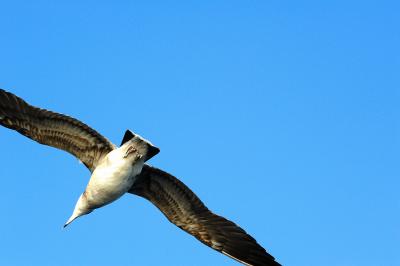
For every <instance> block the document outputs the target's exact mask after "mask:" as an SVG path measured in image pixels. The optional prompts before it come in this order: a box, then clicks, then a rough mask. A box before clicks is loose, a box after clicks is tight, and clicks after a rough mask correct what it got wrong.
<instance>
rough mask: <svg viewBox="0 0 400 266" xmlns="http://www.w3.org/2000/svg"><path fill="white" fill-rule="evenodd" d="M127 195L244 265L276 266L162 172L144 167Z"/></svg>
mask: <svg viewBox="0 0 400 266" xmlns="http://www.w3.org/2000/svg"><path fill="white" fill-rule="evenodd" d="M129 192H130V193H132V194H136V195H138V196H141V197H144V198H146V199H148V200H149V201H151V202H152V203H153V204H154V205H156V207H157V208H158V209H160V211H162V212H163V213H164V215H165V216H166V217H167V218H168V220H169V221H170V222H172V223H174V224H175V225H176V226H178V227H179V228H181V229H182V230H184V231H186V232H188V233H189V234H191V235H193V236H194V237H196V238H197V239H198V240H200V241H201V242H202V243H204V244H206V245H207V246H209V247H211V248H213V249H215V250H217V251H219V252H221V253H223V254H225V255H227V256H229V257H231V258H233V259H235V260H237V261H239V262H241V263H243V264H245V265H264V266H272V265H274V266H276V265H280V264H279V263H277V262H276V261H275V259H274V257H272V256H271V255H269V254H268V253H267V252H266V251H265V249H264V248H263V247H261V246H260V245H259V244H258V243H257V242H256V240H255V239H254V238H253V237H251V236H250V235H248V234H247V233H246V232H245V231H244V230H243V229H242V228H240V227H239V226H237V225H236V224H234V223H233V222H231V221H229V220H227V219H225V218H223V217H221V216H218V215H216V214H214V213H212V212H211V211H210V210H209V209H208V208H207V207H206V206H205V205H204V204H203V203H202V202H201V200H200V199H199V198H198V197H197V196H196V195H195V194H194V193H193V192H192V191H191V190H190V189H189V188H188V187H187V186H186V185H185V184H183V183H182V182H181V181H179V180H178V179H177V178H175V177H174V176H172V175H170V174H168V173H166V172H164V171H162V170H159V169H157V168H154V167H151V166H149V165H145V166H144V167H143V170H142V172H141V174H140V175H139V177H138V179H137V181H136V182H135V183H134V185H133V187H132V188H131V190H130V191H129Z"/></svg>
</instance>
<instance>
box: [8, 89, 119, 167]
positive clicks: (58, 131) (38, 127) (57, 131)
mask: <svg viewBox="0 0 400 266" xmlns="http://www.w3.org/2000/svg"><path fill="white" fill-rule="evenodd" d="M0 124H1V125H3V126H5V127H7V128H10V129H13V130H16V131H18V132H19V133H21V134H22V135H24V136H26V137H28V138H30V139H33V140H35V141H37V142H39V143H41V144H45V145H49V146H52V147H55V148H58V149H62V150H65V151H67V152H69V153H71V154H72V155H74V156H75V157H77V158H78V159H79V160H80V161H81V162H82V163H84V164H85V165H86V167H87V168H89V170H90V171H92V172H93V170H94V169H95V168H96V166H97V164H98V163H99V161H100V160H101V159H102V158H103V157H104V156H105V155H106V154H107V153H109V152H110V151H112V150H113V149H114V148H115V146H114V145H113V144H112V143H111V142H110V141H109V140H107V139H106V138H105V137H103V136H102V135H100V134H99V133H98V132H97V131H95V130H94V129H92V128H90V127H89V126H87V125H85V124H84V123H82V122H81V121H79V120H77V119H75V118H72V117H69V116H66V115H63V114H59V113H55V112H52V111H48V110H45V109H40V108H37V107H34V106H32V105H30V104H28V103H27V102H25V101H24V100H22V99H21V98H19V97H17V96H15V95H14V94H12V93H10V92H7V91H5V90H2V89H0Z"/></svg>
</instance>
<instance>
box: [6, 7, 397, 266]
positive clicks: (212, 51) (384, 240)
mask: <svg viewBox="0 0 400 266" xmlns="http://www.w3.org/2000/svg"><path fill="white" fill-rule="evenodd" d="M144 2H145V4H144ZM166 2H168V3H166ZM189 2H190V1H141V2H140V3H139V1H18V0H17V1H1V2H0V12H1V15H0V36H1V41H0V73H1V75H0V87H2V88H4V89H6V90H9V91H11V92H13V93H15V94H17V95H19V96H21V97H23V98H24V99H25V100H27V101H28V102H29V103H31V104H33V105H37V106H40V107H44V108H48V109H51V110H54V111H58V112H61V113H65V114H69V115H71V116H74V117H77V118H79V119H81V120H82V121H84V122H85V123H87V124H89V125H90V126H92V127H94V128H95V129H96V130H98V131H99V132H101V133H102V134H104V135H105V136H107V137H108V138H109V139H110V140H111V141H113V142H115V143H116V144H119V143H120V141H121V139H122V136H123V134H124V131H125V130H126V129H127V128H129V129H131V130H133V131H135V132H137V133H139V134H141V135H142V136H143V137H145V138H147V139H149V140H151V141H152V142H153V143H154V144H155V145H157V146H158V147H160V149H161V152H160V154H159V155H157V156H156V157H155V158H153V159H152V160H151V164H153V165H155V166H157V167H160V168H162V169H164V170H166V171H168V172H170V173H172V174H174V175H176V176H177V177H179V178H180V179H181V180H182V181H184V182H185V183H186V184H187V185H188V186H189V187H190V188H191V189H192V190H193V191H194V192H196V193H197V195H198V196H199V197H200V198H201V199H202V200H203V201H204V202H205V203H206V205H207V206H208V207H209V208H210V209H212V210H213V211H215V212H216V213H218V214H220V215H223V216H225V217H227V218H229V219H231V220H232V221H234V222H235V223H237V224H239V225H241V226H242V227H243V228H245V229H246V230H247V231H248V232H249V233H250V234H251V235H253V236H254V237H255V238H256V239H257V240H258V242H259V243H260V244H261V245H263V246H264V247H265V248H266V249H267V250H268V251H269V252H270V253H271V254H272V255H273V256H275V257H276V259H277V260H278V261H279V262H281V263H282V264H283V265H297V266H313V265H315V266H320V265H325V266H330V265H332V266H333V265H340V266H341V265H343V266H353V265H360V266H361V265H362V266H376V265H385V266H395V265H400V229H399V228H400V199H399V186H400V181H399V179H400V170H399V159H400V154H399V148H400V141H399V128H400V127H399V119H398V117H399V115H400V111H399V100H400V94H399V89H400V82H399V73H400V52H399V51H400V50H399V49H400V48H399V47H400V30H399V28H400V19H399V13H398V12H399V8H400V6H399V4H398V3H397V2H396V1H300V2H301V3H299V1H290V2H287V1H197V3H193V2H194V1H191V2H190V3H189ZM0 144H1V150H0V161H1V167H0V178H1V186H0V212H1V219H0V265H49V266H50V265H99V266H101V265H149V266H150V265H182V266H183V265H237V263H236V262H235V261H233V260H231V259H230V258H228V257H226V256H223V255H222V254H219V253H217V252H215V251H213V250H212V249H210V248H208V247H206V246H204V245H203V244H201V243H200V242H198V241H197V240H195V239H194V238H193V237H192V236H190V235H188V234H186V233H185V232H183V231H181V230H180V229H178V228H177V227H175V226H174V225H172V224H170V223H169V222H168V221H167V219H166V218H164V216H163V215H162V214H161V213H160V212H159V211H158V210H157V208H155V207H154V206H153V205H151V204H150V203H149V202H147V201H146V200H144V199H142V198H139V197H136V196H133V195H126V196H124V197H123V198H121V199H120V200H119V201H117V202H114V203H112V204H111V205H108V206H106V207H104V208H103V209H100V210H97V211H95V212H94V213H92V214H90V215H88V216H85V217H83V218H80V219H78V220H77V221H75V222H74V223H73V224H72V225H71V226H70V227H68V228H67V229H65V230H63V229H62V225H63V224H64V222H65V221H66V219H67V218H68V217H69V216H70V215H71V212H72V209H73V207H74V205H75V202H76V200H77V199H78V196H79V195H80V193H81V192H82V191H83V190H84V188H85V186H86V183H87V181H88V178H89V172H88V171H87V170H86V168H85V167H84V166H83V165H80V164H79V163H78V162H77V160H76V159H75V158H74V157H72V156H70V155H69V154H67V153H65V152H62V151H59V150H56V149H53V148H49V147H45V146H41V145H38V144H36V143H34V142H33V141H31V140H29V139H27V138H24V137H22V136H21V135H19V134H17V133H15V132H12V131H10V130H8V129H5V128H0Z"/></svg>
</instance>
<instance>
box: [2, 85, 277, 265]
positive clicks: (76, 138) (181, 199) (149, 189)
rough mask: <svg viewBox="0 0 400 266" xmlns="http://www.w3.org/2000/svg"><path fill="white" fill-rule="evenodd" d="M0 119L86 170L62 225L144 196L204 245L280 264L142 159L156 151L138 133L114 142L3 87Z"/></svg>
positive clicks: (245, 260)
mask: <svg viewBox="0 0 400 266" xmlns="http://www.w3.org/2000/svg"><path fill="white" fill-rule="evenodd" d="M0 124H1V125H2V126H4V127H7V128H9V129H13V130H15V131H17V132H19V133H20V134H22V135H24V136H26V137H28V138H30V139H32V140H34V141H36V142H38V143H40V144H44V145H48V146H52V147H55V148H58V149H61V150H64V151H67V152H69V153H70V154H72V155H73V156H75V157H76V158H78V159H79V160H80V161H81V162H82V163H83V164H84V165H85V166H86V167H87V168H88V169H89V170H90V172H91V177H90V179H89V183H88V185H87V187H86V189H85V191H84V192H83V193H82V194H81V195H80V197H79V199H78V201H77V203H76V205H75V208H74V210H73V213H72V215H71V217H70V218H69V219H68V220H67V222H66V223H65V225H64V227H65V226H67V225H69V224H70V223H71V222H73V221H74V220H75V219H76V218H78V217H81V216H83V215H86V214H89V213H91V212H92V211H93V210H95V209H98V208H100V207H102V206H104V205H107V204H109V203H111V202H113V201H115V200H117V199H118V198H120V197H121V196H122V195H124V194H125V193H131V194H134V195H137V196H140V197H143V198H145V199H147V200H149V201H150V202H151V203H153V204H154V205H155V206H156V207H157V208H158V209H159V210H160V211H161V212H162V213H163V214H164V215H165V216H166V218H167V219H168V220H169V221H170V222H171V223H173V224H175V225H176V226H178V227H179V228H181V229H182V230H184V231H186V232H187V233H189V234H191V235H193V236H194V237H195V238H197V239H198V240H199V241H200V242H202V243H203V244H205V245H207V246H209V247H211V248H213V249H215V250H216V251H218V252H221V253H222V254H224V255H227V256H229V257H231V258H232V259H235V260H237V261H238V262H240V263H242V264H244V265H252V266H259V265H264V266H278V265H280V264H279V263H278V262H276V261H275V258H274V257H273V256H271V255H270V254H268V253H267V252H266V250H265V249H264V248H263V247H262V246H260V245H259V244H258V243H257V241H256V240H255V239H254V238H253V237H252V236H250V235H249V234H247V233H246V232H245V231H244V230H243V229H242V228H240V227H239V226H237V225H236V224H235V223H233V222H231V221H229V220H227V219H225V218H223V217H221V216H219V215H216V214H214V213H213V212H211V211H210V210H209V209H208V208H207V207H206V206H205V205H204V203H203V202H202V201H201V200H200V199H199V198H198V197H197V196H196V194H194V193H193V192H192V191H191V190H190V189H189V188H188V187H187V186H186V185H185V184H183V183H182V182H181V181H180V180H179V179H177V178H176V177H174V176H172V175H171V174H169V173H167V172H165V171H163V170H161V169H158V168H155V167H153V166H150V165H149V164H147V163H146V162H147V160H149V159H150V158H152V157H153V156H155V155H156V154H158V153H159V151H160V150H159V149H158V148H157V147H156V146H154V145H153V144H152V143H151V142H149V141H148V140H146V139H144V138H142V137H141V136H139V135H138V134H135V133H133V132H132V131H130V130H127V131H126V132H125V135H124V137H123V139H122V142H121V145H120V147H117V146H116V145H114V144H113V143H111V142H110V141H109V140H108V139H106V138H105V137H104V136H102V135H101V134H99V133H98V132H97V131H95V130H94V129H92V128H91V127H89V126H88V125H86V124H84V123H82V122H81V121H79V120H77V119H75V118H72V117H70V116H67V115H64V114H60V113H56V112H52V111H49V110H46V109H41V108H38V107H35V106H32V105H30V104H28V103H27V102H25V101H24V100H23V99H21V98H19V97H18V96H16V95H14V94H12V93H10V92H7V91H5V90H3V89H0Z"/></svg>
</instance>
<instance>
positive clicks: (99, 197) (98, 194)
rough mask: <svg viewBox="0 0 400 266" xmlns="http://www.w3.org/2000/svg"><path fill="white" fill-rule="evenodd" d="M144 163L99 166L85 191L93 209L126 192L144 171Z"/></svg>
mask: <svg viewBox="0 0 400 266" xmlns="http://www.w3.org/2000/svg"><path fill="white" fill-rule="evenodd" d="M142 167H143V163H136V164H135V165H133V166H131V165H125V164H121V165H116V166H115V165H114V166H108V167H99V168H98V169H96V170H95V171H94V172H93V175H92V177H91V178H90V181H89V184H88V186H87V188H86V191H85V193H84V194H85V197H86V199H87V203H88V204H89V206H90V208H91V209H96V208H100V207H102V206H104V205H106V204H109V203H111V202H113V201H114V200H116V199H118V198H119V197H121V196H122V195H123V194H125V193H126V192H127V191H128V190H129V189H130V188H131V187H132V185H133V183H134V181H135V178H136V176H137V175H138V174H139V173H140V172H141V171H142Z"/></svg>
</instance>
